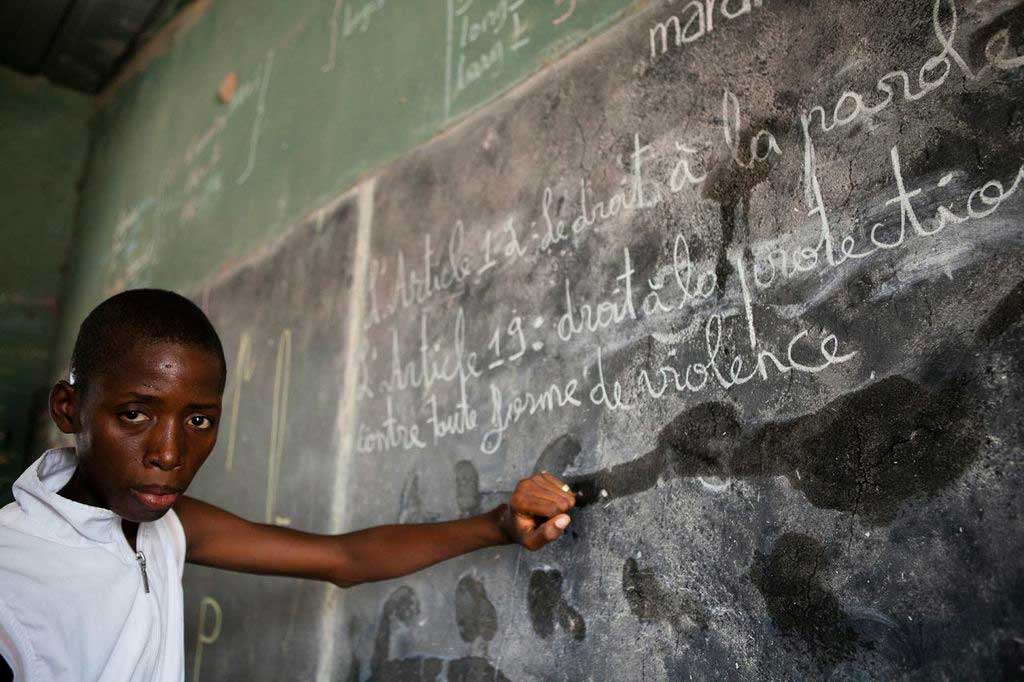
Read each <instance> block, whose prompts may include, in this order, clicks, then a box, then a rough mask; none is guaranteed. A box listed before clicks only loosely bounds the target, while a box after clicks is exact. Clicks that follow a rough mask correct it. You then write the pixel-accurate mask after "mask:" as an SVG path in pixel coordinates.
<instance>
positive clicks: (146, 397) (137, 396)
mask: <svg viewBox="0 0 1024 682" xmlns="http://www.w3.org/2000/svg"><path fill="white" fill-rule="evenodd" d="M125 395H126V396H128V397H129V398H131V401H132V402H139V403H159V402H161V398H160V397H159V396H155V395H150V394H149V393H139V392H137V391H126V392H125ZM186 407H187V408H188V409H190V410H215V409H218V408H219V407H220V403H216V402H213V403H189V404H188V405H186Z"/></svg>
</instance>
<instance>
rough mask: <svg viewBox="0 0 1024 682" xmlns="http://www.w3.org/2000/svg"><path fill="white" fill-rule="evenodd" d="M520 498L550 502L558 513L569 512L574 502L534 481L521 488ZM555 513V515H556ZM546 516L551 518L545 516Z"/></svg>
mask: <svg viewBox="0 0 1024 682" xmlns="http://www.w3.org/2000/svg"><path fill="white" fill-rule="evenodd" d="M520 492H521V496H522V498H524V499H525V498H529V497H535V498H539V499H542V500H548V501H549V502H552V503H553V504H554V505H555V506H556V507H557V509H558V512H564V511H569V509H571V508H572V506H573V502H574V500H573V499H571V498H570V497H569V496H567V495H566V494H565V493H563V492H562V491H560V490H552V489H551V488H550V487H548V486H546V485H541V484H539V483H536V482H535V481H528V482H527V485H525V486H523V489H522V490H521V491H520ZM558 512H555V513H558ZM546 516H552V515H551V514H546Z"/></svg>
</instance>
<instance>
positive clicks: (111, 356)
mask: <svg viewBox="0 0 1024 682" xmlns="http://www.w3.org/2000/svg"><path fill="white" fill-rule="evenodd" d="M161 341H170V342H172V343H180V344H183V345H188V346H193V347H195V348H199V349H201V350H205V351H209V352H210V353H212V354H213V355H214V356H216V357H217V359H218V360H219V361H220V366H221V382H220V388H221V390H222V391H223V390H224V384H225V382H226V381H227V361H226V360H225V358H224V347H223V346H222V345H221V343H220V337H219V336H217V331H216V330H215V329H214V328H213V324H212V323H211V322H210V319H209V318H208V317H207V316H206V313H204V312H203V311H202V310H200V308H199V306H197V305H196V304H195V303H193V302H192V301H190V300H188V299H187V298H185V297H184V296H182V295H181V294H176V293H174V292H173V291H165V290H163V289H130V290H128V291H123V292H121V293H120V294H116V295H114V296H111V297H110V298H108V299H107V300H105V301H103V303H100V304H99V305H98V306H96V307H95V308H94V309H93V311H92V312H91V313H89V315H88V316H86V318H85V320H84V321H83V322H82V326H80V327H79V328H78V337H77V338H76V339H75V347H74V350H72V351H71V377H70V379H71V384H72V385H73V386H74V387H75V389H76V390H78V391H80V392H82V393H83V394H84V393H85V392H86V391H88V388H89V383H90V382H91V381H92V380H93V379H94V378H95V377H96V376H97V375H99V374H102V373H103V372H104V371H106V370H107V368H108V367H109V366H110V365H111V364H112V363H114V362H117V360H118V358H119V357H120V356H121V355H122V354H123V353H125V352H127V351H129V350H131V349H132V348H133V347H134V346H136V345H137V344H139V343H156V342H161Z"/></svg>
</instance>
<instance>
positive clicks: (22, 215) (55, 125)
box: [0, 69, 92, 504]
mask: <svg viewBox="0 0 1024 682" xmlns="http://www.w3.org/2000/svg"><path fill="white" fill-rule="evenodd" d="M91 113H92V105H91V102H90V100H89V98H88V97H86V96H85V95H80V94H78V93H74V92H70V91H67V90H62V89H59V88H56V87H54V86H52V85H49V84H48V83H46V82H45V81H43V80H40V79H29V78H25V77H22V76H19V75H17V74H15V73H13V72H10V71H7V70H4V69H0V131H2V132H0V159H2V162H0V215H2V216H3V218H2V220H3V245H2V246H0V504H4V503H6V502H7V501H8V499H9V497H8V495H9V488H10V482H11V480H13V478H14V477H16V476H17V474H18V473H20V471H21V468H22V466H23V465H24V464H25V463H26V462H25V459H26V458H27V457H30V456H31V453H30V452H29V448H30V439H31V437H32V427H33V426H34V422H35V421H36V419H37V413H38V410H39V409H40V408H41V407H42V405H43V400H44V399H45V396H46V390H47V388H48V386H47V381H48V362H49V360H50V349H51V347H52V343H53V339H54V327H55V324H56V318H57V300H58V297H59V295H60V292H61V290H62V286H63V282H64V280H63V277H64V267H65V263H66V260H67V254H68V248H69V244H70V240H71V235H72V231H73V227H74V224H75V207H76V202H77V196H78V191H77V186H76V185H77V182H78V180H79V178H80V176H81V171H82V168H83V165H84V161H85V158H86V151H87V148H88V139H89V135H88V121H89V116H90V115H91Z"/></svg>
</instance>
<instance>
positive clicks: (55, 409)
mask: <svg viewBox="0 0 1024 682" xmlns="http://www.w3.org/2000/svg"><path fill="white" fill-rule="evenodd" d="M78 402H79V395H78V394H77V393H76V392H75V387H74V386H72V385H71V384H69V383H68V382H66V381H64V380H63V379H62V380H61V381H58V382H57V383H56V384H54V385H53V388H52V389H50V417H51V418H52V419H53V423H54V424H56V425H57V428H58V429H60V430H61V432H62V433H78V431H79V420H78Z"/></svg>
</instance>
